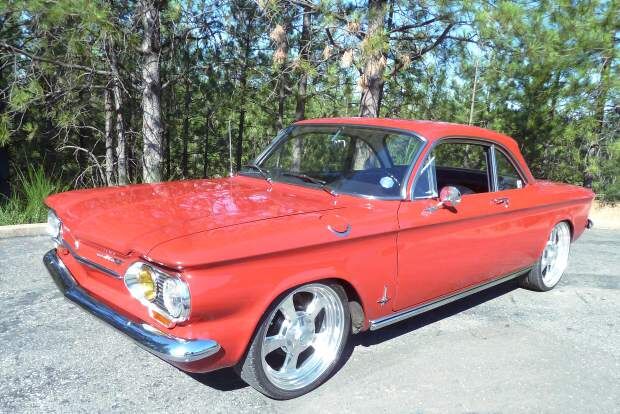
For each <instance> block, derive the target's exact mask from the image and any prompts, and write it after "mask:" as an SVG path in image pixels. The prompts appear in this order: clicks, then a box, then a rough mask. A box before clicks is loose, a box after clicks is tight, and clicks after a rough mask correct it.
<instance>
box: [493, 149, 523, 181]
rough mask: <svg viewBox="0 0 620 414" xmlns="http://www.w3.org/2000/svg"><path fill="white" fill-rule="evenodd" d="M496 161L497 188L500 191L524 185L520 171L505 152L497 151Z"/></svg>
mask: <svg viewBox="0 0 620 414" xmlns="http://www.w3.org/2000/svg"><path fill="white" fill-rule="evenodd" d="M495 163H496V165H497V189H498V190H499V191H501V190H512V189H515V188H522V187H523V181H522V180H521V176H520V175H519V172H518V171H517V169H516V168H515V167H514V165H513V164H512V163H511V162H510V160H509V159H508V157H506V155H504V153H503V152H501V151H495Z"/></svg>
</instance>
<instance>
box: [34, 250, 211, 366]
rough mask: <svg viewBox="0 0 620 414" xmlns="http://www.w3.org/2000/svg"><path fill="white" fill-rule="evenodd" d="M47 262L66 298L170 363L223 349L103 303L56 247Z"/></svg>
mask: <svg viewBox="0 0 620 414" xmlns="http://www.w3.org/2000/svg"><path fill="white" fill-rule="evenodd" d="M43 264H45V267H46V268H47V270H48V272H49V273H50V275H51V276H52V279H53V280H54V282H55V283H56V285H57V286H58V289H60V291H61V292H62V293H63V294H64V295H65V297H66V298H67V299H69V300H71V301H72V302H75V303H76V304H78V305H80V306H81V307H82V308H84V309H85V310H87V311H88V312H89V313H91V314H92V315H95V316H96V317H98V318H99V319H101V320H103V321H104V322H107V323H108V324H109V325H111V326H113V327H114V328H116V329H118V330H119V331H121V332H123V333H124V334H125V335H127V336H129V337H130V338H131V339H133V340H134V341H136V342H137V344H138V345H140V346H141V347H142V348H144V349H146V350H147V351H149V352H151V353H152V354H154V355H156V356H158V357H160V358H161V359H163V360H165V361H168V362H177V363H179V362H193V361H197V360H200V359H203V358H206V357H209V356H211V355H213V354H215V353H216V352H218V351H219V350H220V345H219V344H218V343H217V342H215V341H214V340H212V339H182V338H176V337H174V336H170V335H167V334H165V333H163V332H161V331H159V330H158V329H157V328H154V327H152V326H150V325H147V324H143V323H139V322H134V321H132V320H130V319H128V318H126V317H125V316H123V315H121V314H119V313H117V312H116V311H114V310H112V309H111V308H109V307H108V306H106V305H104V304H103V303H101V302H99V301H98V300H96V299H95V298H93V297H92V296H90V295H89V294H88V293H86V291H85V290H84V289H82V288H81V287H80V286H79V285H78V284H77V282H76V281H75V279H74V278H73V276H72V275H71V273H70V272H69V270H68V269H67V268H66V266H65V265H64V263H63V262H62V261H61V260H60V259H59V258H58V255H57V253H56V250H55V249H53V250H50V251H49V252H47V253H46V254H45V256H44V257H43Z"/></svg>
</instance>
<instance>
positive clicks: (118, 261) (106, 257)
mask: <svg viewBox="0 0 620 414" xmlns="http://www.w3.org/2000/svg"><path fill="white" fill-rule="evenodd" d="M97 257H100V258H102V259H103V260H107V261H108V262H112V263H114V264H115V265H119V264H121V263H123V261H122V260H121V259H117V258H116V257H112V256H110V255H109V254H107V253H97Z"/></svg>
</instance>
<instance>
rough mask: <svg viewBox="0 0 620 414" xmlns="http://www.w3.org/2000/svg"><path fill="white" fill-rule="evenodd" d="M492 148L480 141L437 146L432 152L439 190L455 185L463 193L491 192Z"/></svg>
mask: <svg viewBox="0 0 620 414" xmlns="http://www.w3.org/2000/svg"><path fill="white" fill-rule="evenodd" d="M488 151H489V148H488V147H487V146H484V145H477V144H468V143H460V142H446V143H442V144H439V145H437V147H435V149H434V150H433V153H432V155H433V156H434V157H435V165H436V168H435V170H436V172H435V176H436V177H437V189H438V190H439V189H441V188H443V187H446V186H452V187H456V188H458V190H459V191H460V192H461V194H463V195H465V194H474V193H486V192H488V191H490V189H491V186H490V183H489V166H488V157H487V155H488Z"/></svg>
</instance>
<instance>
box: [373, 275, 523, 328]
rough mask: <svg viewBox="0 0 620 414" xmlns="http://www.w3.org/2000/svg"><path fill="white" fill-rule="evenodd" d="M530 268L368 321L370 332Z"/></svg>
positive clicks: (507, 279)
mask: <svg viewBox="0 0 620 414" xmlns="http://www.w3.org/2000/svg"><path fill="white" fill-rule="evenodd" d="M531 268H532V267H531V266H530V267H526V268H525V269H521V270H518V271H516V272H514V273H510V274H509V275H506V276H502V277H499V278H497V279H494V280H491V281H490V282H485V283H482V284H480V285H477V286H474V287H471V288H468V289H465V290H463V291H460V292H457V293H455V294H453V295H450V296H447V297H444V298H443V299H438V300H434V301H430V302H426V303H423V304H421V305H418V306H416V307H413V308H408V309H404V310H402V311H399V312H396V313H393V314H391V315H387V316H384V317H382V318H379V319H375V320H372V321H370V330H371V331H375V330H377V329H381V328H383V327H386V326H388V325H391V324H393V323H396V322H400V321H403V320H405V319H409V318H411V317H413V316H416V315H419V314H421V313H424V312H428V311H430V310H433V309H435V308H438V307H440V306H443V305H447V304H448V303H450V302H454V301H456V300H459V299H462V298H464V297H466V296H469V295H473V294H474V293H478V292H480V291H483V290H485V289H488V288H490V287H493V286H496V285H499V284H501V283H504V282H507V281H509V280H511V279H514V278H516V277H518V276H521V275H522V274H523V273H525V272H528V271H529V270H530V269H531Z"/></svg>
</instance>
